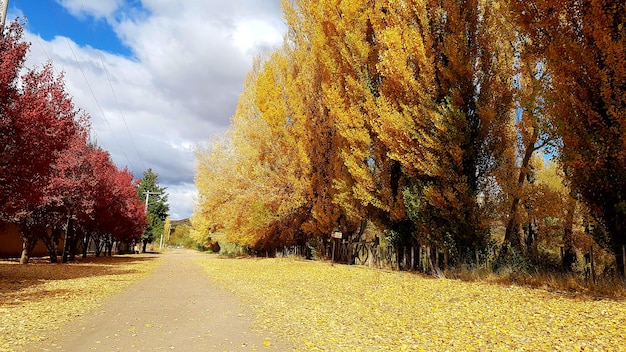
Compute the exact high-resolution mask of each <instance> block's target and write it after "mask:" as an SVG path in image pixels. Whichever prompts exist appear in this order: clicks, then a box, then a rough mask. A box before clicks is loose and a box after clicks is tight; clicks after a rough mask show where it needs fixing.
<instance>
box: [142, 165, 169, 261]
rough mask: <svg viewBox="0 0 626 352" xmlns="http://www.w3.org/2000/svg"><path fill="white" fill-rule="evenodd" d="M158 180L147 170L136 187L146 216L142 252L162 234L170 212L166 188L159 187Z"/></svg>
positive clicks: (157, 176) (150, 170) (156, 175)
mask: <svg viewBox="0 0 626 352" xmlns="http://www.w3.org/2000/svg"><path fill="white" fill-rule="evenodd" d="M158 178H159V175H158V174H156V173H154V172H153V171H152V169H148V170H146V171H144V173H143V178H142V179H141V181H140V182H139V185H138V187H137V195H138V196H139V198H142V199H146V202H147V214H148V227H147V229H146V230H145V232H144V234H143V236H141V241H142V243H143V247H142V252H145V251H146V246H147V245H148V243H152V242H153V241H154V240H155V239H157V238H159V236H161V235H162V234H163V225H164V224H165V218H166V217H167V214H168V212H169V210H170V206H169V204H168V203H167V194H166V193H165V190H166V188H165V187H160V186H159V180H158Z"/></svg>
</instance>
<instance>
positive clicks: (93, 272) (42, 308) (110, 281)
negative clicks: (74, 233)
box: [0, 255, 159, 351]
mask: <svg viewBox="0 0 626 352" xmlns="http://www.w3.org/2000/svg"><path fill="white" fill-rule="evenodd" d="M158 263H159V260H157V258H156V257H154V256H148V255H141V256H114V257H101V258H95V257H94V258H87V259H85V260H81V261H79V262H77V263H71V264H49V263H45V262H44V261H42V260H34V261H33V263H31V264H29V265H19V264H17V263H15V262H8V261H0V351H11V350H13V349H15V348H16V347H18V346H22V345H24V344H27V343H30V342H33V341H37V340H40V339H41V338H42V335H43V334H44V332H46V331H49V330H51V329H59V328H60V327H61V326H62V324H64V323H66V322H68V321H70V320H72V319H73V318H75V317H77V316H80V315H83V314H86V313H88V312H89V311H90V310H91V309H93V308H95V307H97V306H98V305H100V304H101V303H102V302H103V300H104V299H105V298H107V297H109V296H111V295H112V294H115V293H117V292H120V291H121V290H123V289H124V288H125V287H126V286H128V285H130V284H131V283H133V282H135V281H138V280H140V279H141V278H143V277H145V276H146V275H147V274H148V273H149V272H150V271H151V270H152V269H153V268H155V267H156V266H157V265H158Z"/></svg>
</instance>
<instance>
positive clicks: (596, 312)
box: [198, 258, 626, 351]
mask: <svg viewBox="0 0 626 352" xmlns="http://www.w3.org/2000/svg"><path fill="white" fill-rule="evenodd" d="M198 263H199V264H200V265H202V266H203V267H204V268H205V271H206V272H207V273H208V275H209V276H211V277H212V278H214V279H215V280H216V281H218V282H219V283H220V284H221V285H223V286H224V287H226V288H228V289H229V290H231V291H233V292H234V293H236V294H237V295H238V296H240V297H241V298H242V299H243V300H245V301H247V302H248V303H249V304H250V305H251V306H252V307H254V309H255V310H256V311H257V313H258V321H257V324H258V325H259V326H261V327H265V328H268V329H270V330H272V331H273V332H275V333H276V334H279V335H282V336H283V337H284V338H288V339H292V340H293V342H294V344H295V345H296V346H298V347H297V348H298V350H302V351H390V350H393V351H402V350H407V351H409V350H410V351H420V350H424V351H472V350H478V351H582V350H584V351H618V350H623V349H624V348H626V345H625V343H626V301H623V300H611V299H602V300H596V299H593V298H591V297H588V296H572V295H568V294H564V293H551V292H547V291H542V290H536V289H529V288H523V287H517V286H502V285H493V284H488V283H480V282H462V281H456V280H448V279H433V278H425V277H421V276H418V275H413V274H407V273H401V272H383V271H378V270H371V269H368V268H364V267H355V266H344V265H335V266H331V265H330V264H328V263H320V262H306V261H297V260H292V259H218V258H206V259H202V260H201V261H199V262H198Z"/></svg>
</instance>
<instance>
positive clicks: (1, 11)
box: [0, 0, 9, 31]
mask: <svg viewBox="0 0 626 352" xmlns="http://www.w3.org/2000/svg"><path fill="white" fill-rule="evenodd" d="M8 8H9V0H0V30H2V31H4V22H5V21H6V19H7V9H8Z"/></svg>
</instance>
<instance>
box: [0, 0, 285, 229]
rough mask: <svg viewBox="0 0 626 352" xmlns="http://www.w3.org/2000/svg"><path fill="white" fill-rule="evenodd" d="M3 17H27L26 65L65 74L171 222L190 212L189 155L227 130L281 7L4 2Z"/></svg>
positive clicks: (278, 35) (104, 137) (237, 2)
mask: <svg viewBox="0 0 626 352" xmlns="http://www.w3.org/2000/svg"><path fill="white" fill-rule="evenodd" d="M3 1H7V0H3ZM8 12H9V15H8V18H7V22H8V21H10V20H12V19H14V18H15V17H17V16H19V17H20V18H24V17H25V18H26V19H27V24H26V39H27V40H28V41H29V42H31V52H30V55H29V59H28V62H27V65H28V66H29V67H32V66H35V65H39V66H41V65H42V64H44V63H45V62H47V61H49V60H50V61H52V63H53V65H54V67H55V69H56V70H57V71H58V72H64V73H65V82H66V87H67V90H68V92H69V93H70V94H71V95H72V96H73V97H74V102H75V104H76V106H77V107H80V108H82V109H83V110H85V111H87V112H88V113H89V114H90V115H91V123H92V128H93V131H94V133H93V134H94V137H95V138H96V139H97V142H98V144H99V145H100V146H101V147H103V148H104V149H106V150H108V151H109V152H110V153H111V156H112V158H113V161H114V162H115V163H116V164H117V165H118V167H120V168H122V167H124V166H128V167H129V168H130V169H131V170H132V171H133V173H134V174H135V177H137V178H140V177H141V175H142V174H143V171H144V170H146V169H147V168H152V170H153V171H154V172H156V173H157V174H159V181H160V185H161V186H165V187H167V192H168V194H169V203H170V208H171V216H172V218H173V219H181V218H185V217H188V216H190V215H191V213H192V211H193V204H194V198H195V194H196V188H195V186H194V184H193V177H194V174H195V162H194V155H193V150H194V147H195V146H196V145H198V144H199V143H206V141H207V140H208V138H209V137H210V136H213V135H216V134H219V133H223V132H224V131H225V130H226V128H227V127H228V124H229V119H230V117H231V116H232V115H233V113H234V110H235V106H236V104H237V98H238V96H239V94H240V93H241V91H242V87H243V81H244V78H245V75H246V73H247V72H248V71H249V70H250V68H251V66H252V60H253V58H254V57H255V56H257V55H259V54H261V53H264V52H267V51H269V50H271V49H272V48H274V47H276V46H278V45H280V44H281V43H282V38H283V34H284V32H285V24H284V21H283V18H282V11H281V8H280V0H229V1H222V0H36V1H34V0H9V11H8Z"/></svg>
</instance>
